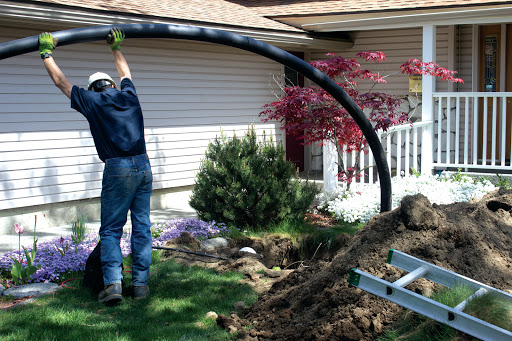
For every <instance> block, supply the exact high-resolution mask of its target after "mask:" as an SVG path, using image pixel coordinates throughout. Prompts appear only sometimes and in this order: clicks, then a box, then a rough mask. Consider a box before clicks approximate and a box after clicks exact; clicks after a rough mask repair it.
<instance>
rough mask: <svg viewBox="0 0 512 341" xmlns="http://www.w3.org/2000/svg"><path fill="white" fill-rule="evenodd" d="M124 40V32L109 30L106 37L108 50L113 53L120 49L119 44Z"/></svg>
mask: <svg viewBox="0 0 512 341" xmlns="http://www.w3.org/2000/svg"><path fill="white" fill-rule="evenodd" d="M123 40H124V32H123V31H121V30H120V29H118V28H117V27H115V28H113V29H111V30H110V33H109V35H108V36H107V43H108V44H109V45H110V50H111V51H115V50H119V49H120V48H121V43H122V42H123Z"/></svg>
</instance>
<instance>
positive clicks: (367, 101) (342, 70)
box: [260, 51, 463, 186]
mask: <svg viewBox="0 0 512 341" xmlns="http://www.w3.org/2000/svg"><path fill="white" fill-rule="evenodd" d="M327 56H329V58H328V59H326V60H319V61H313V62H311V63H310V64H311V65H313V66H314V67H316V68H317V69H319V70H320V71H322V72H324V73H325V74H326V75H327V76H329V78H331V79H332V80H333V81H335V82H336V83H337V84H338V85H339V86H341V87H342V88H343V89H344V90H345V91H346V92H347V94H348V95H349V96H350V97H352V99H353V100H354V101H355V102H356V103H357V104H358V105H359V106H360V107H361V109H363V110H364V112H365V113H366V114H367V117H368V119H369V120H370V122H371V123H372V125H373V126H374V128H375V130H382V131H384V132H385V131H387V130H388V129H389V128H390V127H391V126H394V125H398V124H404V123H407V122H409V123H410V121H409V117H408V113H406V112H403V111H400V106H401V105H402V103H403V101H404V98H403V97H400V96H396V95H389V94H386V93H383V92H374V91H373V89H374V87H375V86H376V85H378V84H383V83H386V82H387V81H386V79H385V78H386V77H388V76H390V75H387V76H383V75H381V74H379V73H374V72H372V71H369V70H366V69H361V68H360V67H361V64H360V63H358V62H357V61H356V59H355V58H352V59H346V58H343V57H341V56H338V55H336V54H334V53H328V54H327ZM356 56H357V57H358V58H362V59H364V60H366V61H367V62H375V63H379V62H381V61H384V60H386V56H385V54H384V53H383V52H380V51H376V52H367V51H364V52H360V53H358V54H357V55H356ZM400 69H401V71H399V72H401V73H403V74H407V75H431V76H434V77H439V78H441V79H442V80H448V81H451V82H460V83H462V82H463V81H462V79H460V78H455V77H454V75H455V74H456V71H450V70H447V69H446V68H443V67H440V66H439V65H437V64H435V63H433V62H430V63H424V62H421V61H420V60H418V59H409V60H408V61H407V62H405V63H404V64H402V65H401V66H400ZM396 73H398V72H396ZM359 80H369V81H370V82H372V83H373V84H372V86H371V88H370V90H368V91H365V92H359V91H358V90H357V86H358V81H359ZM283 90H284V96H283V97H282V98H281V99H280V100H278V101H276V102H273V103H269V104H266V105H265V106H264V108H266V109H265V110H264V111H262V112H261V113H260V116H262V117H263V118H262V119H263V121H264V122H267V121H269V120H277V121H280V122H281V123H282V125H281V127H282V129H285V130H286V132H287V133H288V134H292V135H296V136H297V138H298V139H300V140H302V143H303V144H310V143H314V142H318V143H324V141H331V142H332V143H333V144H334V145H335V146H336V149H337V152H338V170H339V174H338V178H339V179H341V180H342V181H345V182H346V183H347V186H350V183H351V182H352V181H353V180H354V178H356V179H357V178H359V177H360V176H362V175H363V174H364V169H360V168H359V158H356V160H357V161H356V162H355V164H353V165H352V166H347V165H345V162H344V160H343V158H342V155H343V153H344V152H349V153H350V152H353V151H356V152H359V151H361V150H364V151H365V152H367V150H368V149H367V148H365V147H366V146H367V142H366V139H365V138H364V136H363V134H362V132H361V130H360V129H359V127H358V125H357V124H356V122H355V121H354V119H352V117H351V116H350V115H349V113H348V112H347V110H345V109H344V108H343V107H342V106H341V105H340V104H339V102H338V101H336V100H335V99H334V98H333V97H332V96H331V95H329V94H328V93H327V92H326V91H325V90H323V89H322V88H319V87H316V86H315V87H314V86H309V87H300V86H292V87H285V88H284V89H283Z"/></svg>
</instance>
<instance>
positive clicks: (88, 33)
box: [0, 24, 391, 212]
mask: <svg viewBox="0 0 512 341" xmlns="http://www.w3.org/2000/svg"><path fill="white" fill-rule="evenodd" d="M114 26H115V27H119V28H120V29H122V30H123V31H124V33H125V35H126V38H171V39H184V40H196V41H204V42H209V43H214V44H221V45H227V46H231V47H235V48H239V49H242V50H246V51H249V52H253V53H256V54H259V55H261V56H264V57H267V58H269V59H272V60H274V61H276V62H279V63H281V64H283V65H286V66H288V67H290V68H292V69H293V70H295V71H297V72H299V73H301V74H302V75H304V76H305V77H307V78H309V79H310V80H312V81H313V82H315V83H316V84H317V85H318V86H320V87H322V88H323V89H324V90H325V91H327V92H328V93H329V94H330V95H331V96H333V97H334V98H335V99H336V100H337V101H338V102H339V103H340V104H341V105H342V106H343V107H344V108H345V109H347V111H348V112H349V114H350V115H351V116H352V118H354V120H355V121H356V123H357V125H358V126H359V128H360V129H361V131H362V132H363V134H364V136H365V137H366V140H367V141H368V144H369V146H370V148H371V150H372V152H373V156H374V159H375V163H376V165H377V171H378V174H379V179H380V188H381V212H385V211H389V210H391V176H390V174H389V169H388V165H387V161H386V157H385V154H384V149H383V148H382V145H381V143H380V140H379V138H378V136H377V134H376V133H375V130H374V129H373V127H372V125H371V124H370V121H369V120H368V119H367V118H366V117H365V115H364V113H363V111H362V110H361V108H360V107H359V106H358V105H357V104H356V103H355V102H354V101H353V100H352V98H350V97H349V96H348V95H347V93H346V92H345V91H344V90H343V89H342V88H341V87H339V86H338V85H337V84H336V83H335V82H333V81H332V80H331V79H329V77H327V75H325V74H324V73H322V72H320V71H319V70H318V69H316V68H315V67H313V66H311V65H309V64H308V63H306V62H305V61H303V60H301V59H300V58H297V57H295V56H294V55H292V54H290V53H288V52H286V51H284V50H281V49H279V48H277V47H275V46H272V45H269V44H266V43H264V42H261V41H259V40H256V39H252V38H249V37H246V36H242V35H239V34H235V33H230V32H225V31H220V30H214V29H207V28H200V27H193V26H180V25H168V24H121V25H106V26H93V27H85V28H76V29H71V30H65V31H58V32H55V33H52V34H53V37H54V38H58V39H59V44H58V45H59V46H64V45H71V44H78V43H85V42H90V41H97V40H105V39H106V37H107V35H108V33H109V32H110V29H111V28H112V27H114ZM37 50H38V37H37V36H32V37H27V38H23V39H18V40H13V41H10V42H7V43H3V44H0V60H1V59H5V58H9V57H14V56H17V55H20V54H24V53H28V52H33V51H37Z"/></svg>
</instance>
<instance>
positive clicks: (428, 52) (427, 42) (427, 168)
mask: <svg viewBox="0 0 512 341" xmlns="http://www.w3.org/2000/svg"><path fill="white" fill-rule="evenodd" d="M422 59H423V62H435V61H436V27H435V26H434V25H424V26H423V57H422ZM435 85H436V84H435V79H434V77H433V76H423V77H422V101H421V104H422V105H421V121H423V122H432V124H430V125H428V126H425V127H424V128H423V132H422V134H421V136H422V139H421V173H422V174H432V170H433V155H434V153H433V147H432V146H433V143H434V122H433V121H434V98H433V92H434V91H435Z"/></svg>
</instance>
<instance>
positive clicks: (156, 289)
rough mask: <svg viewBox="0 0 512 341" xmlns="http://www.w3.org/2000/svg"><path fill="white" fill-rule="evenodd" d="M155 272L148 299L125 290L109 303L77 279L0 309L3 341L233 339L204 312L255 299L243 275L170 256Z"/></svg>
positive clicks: (1, 337) (231, 306) (226, 310)
mask: <svg viewBox="0 0 512 341" xmlns="http://www.w3.org/2000/svg"><path fill="white" fill-rule="evenodd" d="M151 271H152V274H151V276H150V280H149V287H150V290H151V292H150V296H149V297H148V298H147V299H144V300H140V301H135V300H133V299H132V298H131V297H129V296H128V290H125V291H126V294H125V293H124V292H123V296H124V297H123V301H122V302H121V303H120V304H119V305H117V306H113V307H107V306H104V305H102V304H100V303H98V302H97V300H96V297H95V296H94V295H93V294H92V293H90V292H89V291H87V290H84V289H83V288H82V287H81V284H80V281H79V280H75V281H72V282H68V284H67V285H68V286H74V287H76V290H73V289H67V288H63V289H62V290H59V292H57V293H56V294H54V295H53V296H52V297H44V298H40V299H37V300H35V301H33V302H32V303H28V304H25V305H22V306H19V307H17V308H14V309H11V310H7V311H1V312H0V339H2V340H29V339H30V340H73V341H76V340H229V339H230V335H229V334H228V333H227V332H226V331H224V330H222V329H220V328H219V327H217V325H216V321H215V320H214V319H206V317H205V314H206V313H207V312H209V311H215V312H216V313H223V314H228V313H229V312H230V311H232V310H233V304H234V303H235V302H237V301H244V302H245V303H246V304H247V305H249V304H252V303H254V302H255V301H256V295H255V293H254V292H253V291H252V290H251V289H250V287H249V286H247V285H241V284H240V283H239V281H240V279H242V277H243V275H242V274H239V273H224V274H218V273H217V272H215V271H214V270H210V269H204V268H201V267H191V268H189V267H184V266H182V265H179V264H177V263H176V262H174V261H172V260H167V261H165V262H160V263H157V264H155V265H154V266H152V270H151ZM130 280H131V278H130V276H129V275H127V276H125V281H126V282H127V283H129V282H130Z"/></svg>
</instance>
